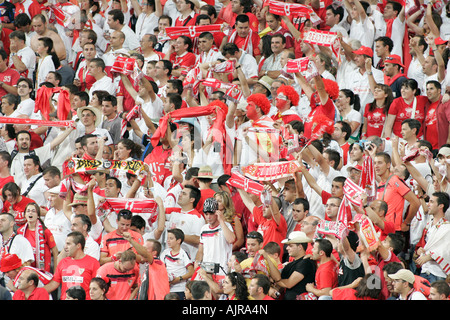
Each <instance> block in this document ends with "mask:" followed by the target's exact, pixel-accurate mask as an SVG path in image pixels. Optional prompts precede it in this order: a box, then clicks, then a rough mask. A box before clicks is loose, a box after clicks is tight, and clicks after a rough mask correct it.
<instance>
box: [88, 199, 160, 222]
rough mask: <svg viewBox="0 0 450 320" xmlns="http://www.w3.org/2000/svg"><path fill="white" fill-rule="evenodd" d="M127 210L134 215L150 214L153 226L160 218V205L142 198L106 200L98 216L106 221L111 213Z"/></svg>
mask: <svg viewBox="0 0 450 320" xmlns="http://www.w3.org/2000/svg"><path fill="white" fill-rule="evenodd" d="M122 209H127V210H130V211H131V212H133V214H149V215H150V218H149V220H148V223H149V225H150V226H151V225H152V224H153V223H154V222H155V221H156V219H157V218H158V204H157V203H156V201H155V200H154V199H149V198H145V199H141V198H106V199H105V201H104V202H103V203H101V204H100V205H99V206H98V207H97V210H96V211H97V212H96V213H97V216H98V217H99V219H100V220H101V221H104V220H105V219H106V218H107V217H108V216H109V215H110V214H111V213H113V212H115V213H117V212H119V211H120V210H122Z"/></svg>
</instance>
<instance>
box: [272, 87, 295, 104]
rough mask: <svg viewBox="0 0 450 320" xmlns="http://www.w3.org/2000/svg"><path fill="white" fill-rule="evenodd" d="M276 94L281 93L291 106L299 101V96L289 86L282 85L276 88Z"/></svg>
mask: <svg viewBox="0 0 450 320" xmlns="http://www.w3.org/2000/svg"><path fill="white" fill-rule="evenodd" d="M278 93H283V94H284V95H285V96H286V97H287V98H288V99H289V100H290V101H291V103H292V105H293V106H296V105H298V102H299V101H300V95H299V94H298V92H297V91H295V89H294V88H292V87H291V86H287V85H282V86H281V87H279V88H278V90H277V94H278Z"/></svg>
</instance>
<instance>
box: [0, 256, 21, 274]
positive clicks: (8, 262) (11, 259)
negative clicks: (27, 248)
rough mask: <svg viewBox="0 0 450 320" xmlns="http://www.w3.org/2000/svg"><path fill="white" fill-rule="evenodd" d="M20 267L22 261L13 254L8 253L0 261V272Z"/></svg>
mask: <svg viewBox="0 0 450 320" xmlns="http://www.w3.org/2000/svg"><path fill="white" fill-rule="evenodd" d="M21 266H22V260H20V258H19V257H18V256H17V254H15V253H8V254H6V255H5V256H3V258H2V260H0V271H1V272H8V271H11V270H14V269H17V268H20V267H21Z"/></svg>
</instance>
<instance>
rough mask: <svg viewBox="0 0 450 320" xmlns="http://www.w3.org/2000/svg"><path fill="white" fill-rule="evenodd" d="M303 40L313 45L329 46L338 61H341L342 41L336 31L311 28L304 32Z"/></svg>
mask: <svg viewBox="0 0 450 320" xmlns="http://www.w3.org/2000/svg"><path fill="white" fill-rule="evenodd" d="M303 41H304V42H306V43H309V44H313V45H314V44H316V45H318V46H324V47H329V48H330V49H331V51H332V52H333V54H334V56H335V57H336V59H337V61H338V62H339V63H340V62H341V41H340V40H339V37H338V35H337V33H336V32H330V31H323V30H315V29H311V30H309V31H308V32H305V33H304V34H303Z"/></svg>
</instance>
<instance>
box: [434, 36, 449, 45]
mask: <svg viewBox="0 0 450 320" xmlns="http://www.w3.org/2000/svg"><path fill="white" fill-rule="evenodd" d="M447 42H448V40H444V39H442V38H441V37H437V38H436V39H434V44H435V45H437V46H439V45H441V44H446V43H447Z"/></svg>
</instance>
